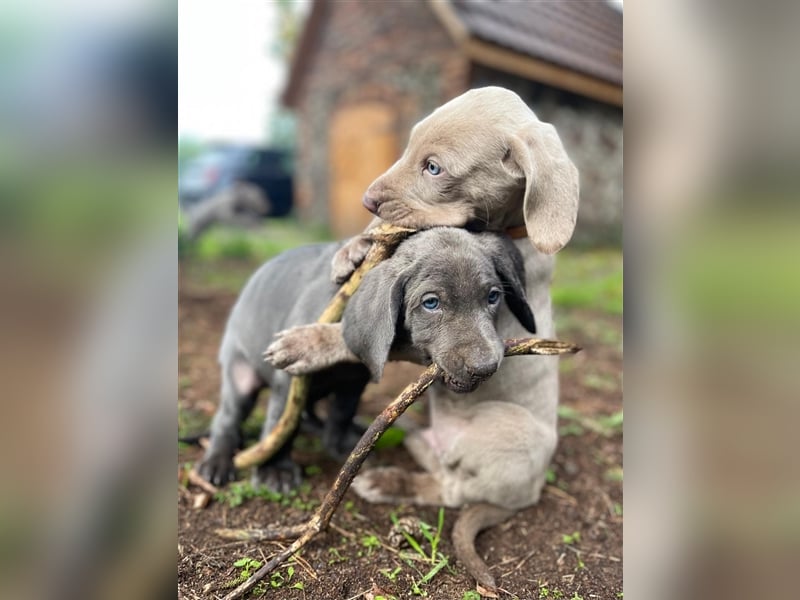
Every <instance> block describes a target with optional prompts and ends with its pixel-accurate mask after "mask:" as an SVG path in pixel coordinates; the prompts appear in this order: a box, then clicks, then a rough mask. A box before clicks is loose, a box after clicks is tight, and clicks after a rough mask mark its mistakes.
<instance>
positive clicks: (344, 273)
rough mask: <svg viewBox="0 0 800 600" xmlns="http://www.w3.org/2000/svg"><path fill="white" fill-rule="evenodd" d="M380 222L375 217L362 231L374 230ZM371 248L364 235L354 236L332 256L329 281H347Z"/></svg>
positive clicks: (340, 282)
mask: <svg viewBox="0 0 800 600" xmlns="http://www.w3.org/2000/svg"><path fill="white" fill-rule="evenodd" d="M382 222H383V221H382V220H381V219H379V218H378V217H375V218H374V219H372V221H370V223H369V225H367V228H366V229H365V230H364V231H365V232H366V231H369V230H370V229H374V228H375V227H377V226H378V225H379V224H381V223H382ZM371 247H372V240H370V239H369V238H368V237H367V236H366V235H364V234H361V235H357V236H355V237H354V238H352V239H350V240H349V241H348V242H347V243H346V244H345V245H344V246H342V247H341V248H340V249H339V251H338V252H337V253H336V254H335V255H334V256H333V261H332V262H331V279H332V280H333V282H334V283H339V284H342V283H344V282H345V281H347V280H348V279H349V278H350V275H352V274H353V271H355V270H356V267H358V265H360V264H361V263H362V262H364V258H365V257H366V256H367V252H369V249H370V248H371Z"/></svg>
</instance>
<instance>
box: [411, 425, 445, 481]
mask: <svg viewBox="0 0 800 600" xmlns="http://www.w3.org/2000/svg"><path fill="white" fill-rule="evenodd" d="M431 433H432V432H431V430H430V429H429V428H428V429H422V430H417V431H412V432H409V433H408V434H407V435H406V439H405V443H404V446H405V447H406V450H408V452H409V453H410V454H411V456H412V458H413V459H414V461H415V462H416V463H417V464H418V465H419V466H420V467H422V468H423V469H425V470H426V471H427V472H428V473H439V472H440V471H441V470H442V465H441V463H440V462H439V456H438V454H437V453H436V450H434V448H433V446H432V445H431V442H430V439H431Z"/></svg>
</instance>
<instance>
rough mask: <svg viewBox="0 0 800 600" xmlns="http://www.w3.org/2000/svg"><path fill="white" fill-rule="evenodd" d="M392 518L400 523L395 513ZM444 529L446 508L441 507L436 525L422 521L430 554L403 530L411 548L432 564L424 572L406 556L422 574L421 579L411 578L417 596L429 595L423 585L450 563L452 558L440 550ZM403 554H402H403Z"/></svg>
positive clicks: (412, 588)
mask: <svg viewBox="0 0 800 600" xmlns="http://www.w3.org/2000/svg"><path fill="white" fill-rule="evenodd" d="M390 518H391V519H392V523H394V525H395V526H397V524H398V518H397V515H396V514H395V513H391V514H390ZM443 529H444V508H440V509H439V514H438V519H437V523H436V527H435V528H434V527H432V526H431V525H429V524H427V523H425V522H422V521H420V532H421V533H422V537H423V538H424V539H425V541H427V542H428V544H429V545H430V549H431V550H430V554H429V553H428V552H426V551H425V549H424V548H423V547H422V544H421V543H420V542H419V541H418V540H417V539H415V538H414V536H412V535H411V534H410V533H408V532H407V531H404V530H401V532H402V534H403V537H404V538H405V539H406V541H407V542H408V544H409V545H410V546H411V548H412V549H413V550H414V552H416V553H417V554H418V555H419V556H420V558H421V559H422V561H423V562H427V563H429V564H430V565H431V568H430V569H429V570H428V571H427V572H426V573H424V574H423V573H422V571H420V570H419V569H417V567H416V566H415V565H414V563H413V562H412V561H411V560H409V559H408V558H404V560H405V561H406V564H408V565H409V566H410V567H411V568H413V569H414V570H415V571H417V573H418V574H419V575H420V578H419V580H417V578H415V577H412V578H411V592H412V593H413V594H414V595H415V596H427V592H426V591H425V590H424V589H423V586H425V585H426V584H428V583H430V582H431V581H432V580H433V578H434V577H436V575H437V573H439V571H441V570H442V569H444V568H445V567H446V566H448V564H449V563H450V559H449V558H448V557H447V556H445V555H444V554H442V552H440V551H439V542H440V541H441V539H442V530H443ZM401 556H402V554H401Z"/></svg>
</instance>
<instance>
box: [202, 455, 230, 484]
mask: <svg viewBox="0 0 800 600" xmlns="http://www.w3.org/2000/svg"><path fill="white" fill-rule="evenodd" d="M197 472H198V473H199V474H200V477H202V478H203V479H205V480H206V481H208V482H209V483H213V484H214V485H216V486H223V485H225V484H226V483H229V482H231V481H233V480H234V479H236V469H235V468H234V466H233V456H232V455H229V454H228V453H214V454H210V455H208V456H206V457H204V458H203V460H202V461H201V462H200V464H199V465H197Z"/></svg>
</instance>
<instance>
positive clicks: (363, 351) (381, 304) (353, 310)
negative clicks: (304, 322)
mask: <svg viewBox="0 0 800 600" xmlns="http://www.w3.org/2000/svg"><path fill="white" fill-rule="evenodd" d="M405 281H406V278H405V277H403V276H401V275H398V274H397V272H396V270H395V269H393V268H392V265H391V261H387V262H383V263H381V264H379V265H378V266H376V267H375V268H374V269H372V270H371V271H369V272H368V273H367V274H366V275H364V279H363V280H362V282H361V285H360V286H359V287H358V289H357V290H356V292H355V293H354V294H353V297H352V298H350V301H349V302H348V303H347V308H345V311H344V315H343V317H342V327H343V332H344V341H345V343H346V344H347V347H348V348H349V349H350V351H351V352H352V353H353V354H355V355H356V356H357V357H358V358H359V360H361V362H363V363H364V364H365V365H366V366H367V368H368V369H369V372H370V375H371V376H372V380H373V381H378V380H379V379H380V378H381V375H382V374H383V367H384V365H385V364H386V361H387V360H388V358H389V350H390V349H391V348H392V343H393V342H394V338H395V331H396V329H397V321H398V318H399V315H400V307H401V305H402V303H403V295H404V293H405Z"/></svg>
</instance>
